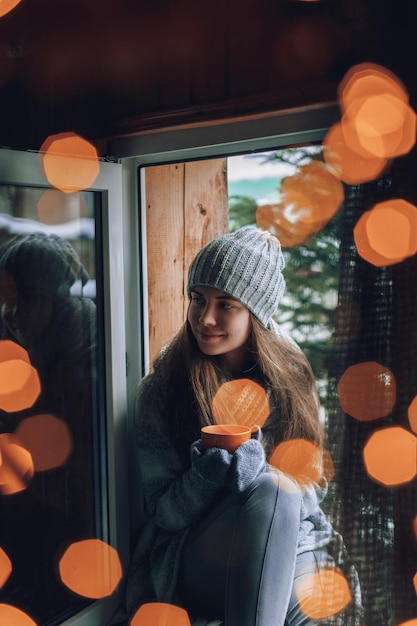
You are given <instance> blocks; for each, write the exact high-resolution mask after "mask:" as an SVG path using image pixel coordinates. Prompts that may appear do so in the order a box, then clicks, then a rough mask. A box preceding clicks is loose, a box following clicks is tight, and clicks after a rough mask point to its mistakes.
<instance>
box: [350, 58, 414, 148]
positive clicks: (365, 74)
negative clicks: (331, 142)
mask: <svg viewBox="0 0 417 626" xmlns="http://www.w3.org/2000/svg"><path fill="white" fill-rule="evenodd" d="M338 95H339V102H340V105H341V109H342V112H343V115H342V120H341V130H342V133H343V137H344V141H345V143H346V144H347V146H348V147H349V148H350V149H351V150H352V152H354V153H356V154H357V155H359V156H360V157H362V158H365V159H366V158H369V157H379V158H382V159H384V158H385V159H391V158H395V157H398V156H401V155H404V154H407V153H408V152H409V151H410V150H411V149H412V148H413V146H414V144H415V141H416V126H417V118H416V114H415V112H414V111H413V109H412V108H411V107H410V106H409V103H408V102H409V97H408V92H407V90H406V88H405V87H404V85H403V83H402V82H401V81H400V80H399V79H398V77H397V76H396V75H395V74H393V73H392V72H390V71H389V70H387V69H386V68H384V67H382V66H380V65H376V64H373V63H362V64H359V65H355V66H353V67H352V68H351V69H350V70H349V71H348V72H347V73H346V75H345V76H344V78H343V79H342V81H341V82H340V84H339V89H338Z"/></svg>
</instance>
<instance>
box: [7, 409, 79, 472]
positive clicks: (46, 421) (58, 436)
mask: <svg viewBox="0 0 417 626" xmlns="http://www.w3.org/2000/svg"><path fill="white" fill-rule="evenodd" d="M15 434H16V436H17V438H18V440H19V442H20V443H21V444H22V446H23V447H24V448H26V450H29V452H30V453H31V455H32V460H33V465H34V469H35V472H44V471H46V470H50V469H53V468H56V467H61V466H62V465H64V463H65V462H66V460H67V459H68V457H69V455H70V454H71V450H72V436H71V432H70V430H69V427H68V425H67V424H66V423H65V422H64V421H62V420H60V419H58V418H57V417H55V416H54V415H48V414H41V415H34V416H32V417H28V418H26V419H24V420H23V421H22V422H21V423H20V424H19V426H18V428H17V430H16V432H15Z"/></svg>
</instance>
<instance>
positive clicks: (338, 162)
mask: <svg viewBox="0 0 417 626" xmlns="http://www.w3.org/2000/svg"><path fill="white" fill-rule="evenodd" d="M323 157H324V160H325V162H326V165H327V167H328V168H329V171H330V172H331V173H332V174H333V176H336V178H339V179H340V180H342V181H343V182H345V183H346V184H348V185H357V184H359V183H365V182H368V181H370V180H373V179H375V178H377V177H378V176H379V175H380V174H381V173H382V172H383V171H384V169H385V167H386V165H387V163H388V159H386V158H384V157H375V156H374V157H373V156H371V155H370V156H369V157H365V156H363V155H358V154H357V153H356V152H354V151H353V150H352V149H351V148H349V146H348V145H347V144H346V141H345V138H344V135H343V132H342V126H341V124H340V123H338V124H334V125H333V126H332V127H331V128H330V130H329V131H328V132H327V134H326V136H325V137H324V140H323Z"/></svg>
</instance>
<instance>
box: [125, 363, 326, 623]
mask: <svg viewBox="0 0 417 626" xmlns="http://www.w3.org/2000/svg"><path fill="white" fill-rule="evenodd" d="M164 383H166V381H164V380H162V377H161V374H160V368H158V362H156V364H155V372H154V373H152V374H149V375H148V376H146V377H145V378H144V379H143V380H142V381H141V383H140V385H139V389H138V395H137V406H136V444H137V455H138V466H139V472H140V475H138V476H137V479H136V481H135V483H136V484H137V486H138V495H139V494H140V491H141V490H143V496H144V500H145V510H144V514H143V520H142V524H141V527H140V529H139V531H138V539H137V545H136V550H135V552H134V554H133V558H132V563H131V567H130V571H129V575H128V580H127V595H126V601H127V610H128V613H129V615H132V614H133V613H134V611H135V610H137V608H138V606H140V605H141V604H143V603H144V602H148V601H158V602H169V603H176V597H175V589H176V585H177V576H178V567H179V563H180V559H181V549H182V546H183V543H184V540H185V539H186V536H187V533H188V530H189V528H190V526H191V525H192V524H194V523H195V522H197V521H198V520H199V519H200V518H201V516H203V515H204V514H205V512H206V511H208V510H209V509H210V508H211V507H212V506H213V505H214V504H215V503H216V502H217V501H219V499H221V498H222V497H224V496H225V495H226V494H228V493H230V492H242V491H245V490H246V489H247V487H248V486H249V485H250V484H251V483H252V481H253V480H254V479H255V478H256V477H257V476H258V475H259V474H260V473H263V472H268V471H273V470H272V468H270V467H269V466H268V464H267V462H266V458H265V452H264V449H263V446H262V443H261V441H259V440H256V439H250V440H249V441H247V442H245V443H243V444H242V445H241V446H240V447H239V448H238V449H237V450H236V451H235V452H234V453H233V454H229V453H228V452H227V451H225V450H221V449H219V448H211V449H207V450H203V449H202V448H201V441H196V442H194V443H193V444H192V445H191V447H190V454H189V459H188V460H187V462H184V458H183V455H182V454H180V453H179V451H178V448H177V444H176V441H175V438H174V437H173V434H172V432H173V431H172V428H171V427H170V413H171V412H170V407H169V406H168V401H167V398H166V394H165V393H164V389H166V384H165V386H164ZM171 419H172V415H171ZM270 419H276V416H272V415H271V416H270V418H268V420H270ZM326 492H327V485H325V484H324V481H323V484H321V485H312V486H311V487H310V488H309V489H307V490H306V491H305V492H304V495H303V500H302V507H301V515H300V528H299V542H298V552H299V553H301V552H304V551H306V550H312V549H316V548H320V547H324V546H326V545H327V544H329V542H330V541H332V540H333V539H334V537H335V535H336V534H337V533H335V531H334V530H333V528H332V526H331V524H330V522H329V521H328V519H327V517H326V516H325V514H324V513H323V511H322V510H321V508H320V503H321V501H322V500H323V498H324V496H325V495H326Z"/></svg>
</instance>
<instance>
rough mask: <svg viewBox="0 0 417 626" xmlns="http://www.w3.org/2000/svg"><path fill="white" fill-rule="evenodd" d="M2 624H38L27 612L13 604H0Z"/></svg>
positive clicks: (25, 625)
mask: <svg viewBox="0 0 417 626" xmlns="http://www.w3.org/2000/svg"><path fill="white" fill-rule="evenodd" d="M0 624H4V626H6V624H7V626H36V622H34V621H33V619H31V618H30V617H29V615H27V614H26V613H23V611H21V610H20V609H17V608H16V607H15V606H12V605H11V604H0Z"/></svg>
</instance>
